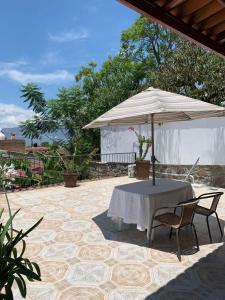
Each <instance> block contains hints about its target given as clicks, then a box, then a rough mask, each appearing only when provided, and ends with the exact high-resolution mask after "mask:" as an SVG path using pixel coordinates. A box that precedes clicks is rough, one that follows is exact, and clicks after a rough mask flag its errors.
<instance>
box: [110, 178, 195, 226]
mask: <svg viewBox="0 0 225 300" xmlns="http://www.w3.org/2000/svg"><path fill="white" fill-rule="evenodd" d="M191 198H193V189H192V186H191V184H190V183H189V182H183V181H178V180H171V179H156V185H155V186H153V185H152V181H151V180H147V181H139V182H133V183H129V184H124V185H119V186H116V187H115V188H114V190H113V193H112V197H111V201H110V205H109V210H108V214H107V215H108V217H112V218H114V219H122V221H123V222H124V223H128V224H137V228H138V229H141V230H144V229H149V226H150V222H151V218H152V214H153V212H154V211H155V209H157V208H159V207H163V206H173V205H176V204H178V203H179V202H181V201H185V200H188V199H191Z"/></svg>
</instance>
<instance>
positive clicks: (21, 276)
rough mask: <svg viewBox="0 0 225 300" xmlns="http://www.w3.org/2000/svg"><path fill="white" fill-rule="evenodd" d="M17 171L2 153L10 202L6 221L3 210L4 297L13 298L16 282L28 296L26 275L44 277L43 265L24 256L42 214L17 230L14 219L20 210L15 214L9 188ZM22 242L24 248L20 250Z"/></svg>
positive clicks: (0, 268) (0, 262)
mask: <svg viewBox="0 0 225 300" xmlns="http://www.w3.org/2000/svg"><path fill="white" fill-rule="evenodd" d="M14 175H15V171H14V166H13V164H12V163H11V161H8V160H6V159H5V158H4V157H3V156H0V185H1V188H2V191H3V193H4V195H5V199H6V202H7V206H8V213H9V218H8V220H7V221H6V222H5V223H4V222H3V221H2V220H3V218H2V215H3V210H1V211H0V220H1V223H0V275H1V276H0V299H2V300H11V299H12V300H13V299H14V297H13V285H14V283H16V284H17V286H18V288H19V290H20V293H21V296H22V297H24V298H25V297H26V294H27V288H26V281H25V280H26V279H27V280H29V281H35V280H38V281H40V280H41V273H40V268H39V266H38V264H37V263H35V262H31V261H30V260H29V259H28V258H25V257H24V254H25V251H26V242H25V238H26V237H27V236H28V234H29V233H30V232H31V231H33V230H34V229H35V228H36V227H37V226H38V225H39V224H40V222H41V221H42V218H41V219H40V220H39V221H38V222H36V223H35V224H34V225H33V226H32V227H31V228H29V229H28V230H26V231H23V230H22V229H21V230H15V229H14V227H13V220H14V218H15V216H16V215H17V214H18V212H19V210H17V211H16V212H15V213H14V214H12V211H11V207H10V202H9V198H8V195H7V190H6V188H7V187H8V185H9V183H10V181H12V180H13V176H14ZM20 246H21V250H20V251H18V249H19V247H20Z"/></svg>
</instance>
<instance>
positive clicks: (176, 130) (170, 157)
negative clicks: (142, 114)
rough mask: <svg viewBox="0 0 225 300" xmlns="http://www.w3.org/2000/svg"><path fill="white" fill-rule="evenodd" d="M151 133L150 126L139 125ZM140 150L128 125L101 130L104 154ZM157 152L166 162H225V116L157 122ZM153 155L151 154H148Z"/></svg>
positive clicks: (163, 161)
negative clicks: (198, 159) (197, 160)
mask: <svg viewBox="0 0 225 300" xmlns="http://www.w3.org/2000/svg"><path fill="white" fill-rule="evenodd" d="M134 127H135V129H137V131H138V132H139V133H141V134H143V135H145V136H148V137H150V136H151V128H150V125H136V126H134ZM133 151H135V152H138V146H137V143H136V136H135V134H134V133H133V132H130V131H128V126H117V127H105V128H102V129H101V153H121V152H133ZM155 155H156V157H157V158H158V159H159V160H160V162H161V163H163V164H191V165H192V164H193V163H194V162H195V161H196V159H197V158H198V157H200V164H201V165H207V164H208V165H225V118H224V117H222V118H210V119H201V120H195V121H187V122H176V123H167V124H166V123H165V124H163V125H161V126H159V125H155ZM148 158H149V157H148Z"/></svg>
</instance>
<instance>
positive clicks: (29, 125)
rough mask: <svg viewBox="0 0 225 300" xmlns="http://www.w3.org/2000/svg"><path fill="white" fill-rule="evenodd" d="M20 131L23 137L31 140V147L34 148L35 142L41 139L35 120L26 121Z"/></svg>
mask: <svg viewBox="0 0 225 300" xmlns="http://www.w3.org/2000/svg"><path fill="white" fill-rule="evenodd" d="M20 129H21V131H22V134H23V136H24V137H26V138H29V139H30V140H31V146H33V140H34V139H38V138H39V137H40V134H39V132H38V129H37V128H36V126H35V123H34V121H33V120H26V121H25V122H22V124H21V125H20Z"/></svg>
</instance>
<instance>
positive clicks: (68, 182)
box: [63, 173, 78, 187]
mask: <svg viewBox="0 0 225 300" xmlns="http://www.w3.org/2000/svg"><path fill="white" fill-rule="evenodd" d="M63 177H64V182H65V187H75V186H76V185H77V178H78V176H77V174H76V173H63Z"/></svg>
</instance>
